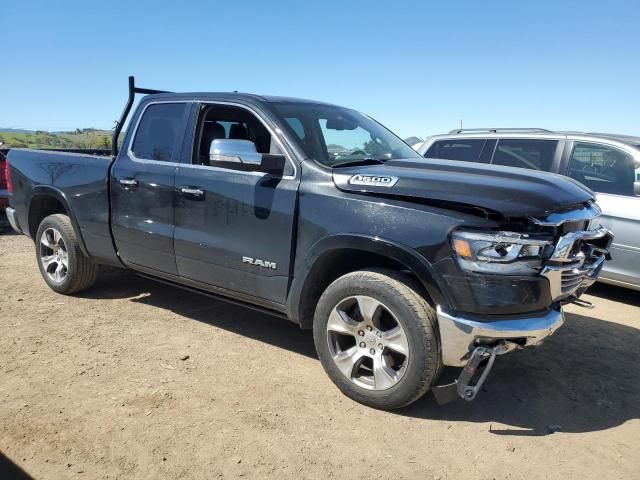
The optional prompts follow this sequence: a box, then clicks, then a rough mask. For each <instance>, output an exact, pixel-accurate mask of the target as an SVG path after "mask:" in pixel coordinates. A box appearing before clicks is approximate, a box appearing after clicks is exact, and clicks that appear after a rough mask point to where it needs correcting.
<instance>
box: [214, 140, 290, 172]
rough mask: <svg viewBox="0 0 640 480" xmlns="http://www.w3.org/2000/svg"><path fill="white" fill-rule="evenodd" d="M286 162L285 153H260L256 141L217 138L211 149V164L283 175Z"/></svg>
mask: <svg viewBox="0 0 640 480" xmlns="http://www.w3.org/2000/svg"><path fill="white" fill-rule="evenodd" d="M285 163H286V158H285V156H284V155H273V154H268V153H258V151H257V149H256V145H255V143H253V142H251V141H249V140H233V139H216V140H214V141H212V142H211V148H210V150H209V165H215V164H221V166H224V167H227V168H236V169H238V170H244V171H260V172H266V173H269V174H271V175H282V174H283V172H284V168H285Z"/></svg>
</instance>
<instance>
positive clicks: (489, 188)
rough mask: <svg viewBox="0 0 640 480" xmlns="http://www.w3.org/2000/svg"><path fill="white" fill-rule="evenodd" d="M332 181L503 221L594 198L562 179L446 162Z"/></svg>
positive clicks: (394, 163) (361, 171)
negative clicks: (463, 207)
mask: <svg viewBox="0 0 640 480" xmlns="http://www.w3.org/2000/svg"><path fill="white" fill-rule="evenodd" d="M380 177H384V178H383V179H382V180H381V179H380ZM396 178H397V181H396V180H395V179H396ZM333 181H334V182H335V184H336V186H337V187H338V188H339V189H341V190H344V191H351V192H367V193H374V194H379V195H383V196H386V195H391V196H399V197H407V198H408V199H409V198H416V199H430V200H437V201H450V202H456V203H463V204H468V205H472V206H477V207H482V208H485V209H488V210H493V211H496V212H498V213H500V214H502V215H504V216H505V217H527V216H543V215H548V214H549V213H551V212H555V211H558V210H566V209H567V208H570V207H574V206H579V205H581V204H584V203H585V202H588V201H591V200H595V195H594V193H593V192H592V191H591V190H589V189H588V188H587V187H585V186H583V185H581V184H580V183H578V182H576V181H575V180H573V179H571V178H569V177H565V176H562V175H556V174H553V173H546V172H538V171H535V170H527V169H524V168H514V167H502V166H497V165H486V164H477V163H471V162H461V161H452V160H434V159H415V160H413V159H407V160H389V161H387V162H386V163H385V164H384V165H382V164H381V165H370V166H354V167H343V168H336V169H334V171H333Z"/></svg>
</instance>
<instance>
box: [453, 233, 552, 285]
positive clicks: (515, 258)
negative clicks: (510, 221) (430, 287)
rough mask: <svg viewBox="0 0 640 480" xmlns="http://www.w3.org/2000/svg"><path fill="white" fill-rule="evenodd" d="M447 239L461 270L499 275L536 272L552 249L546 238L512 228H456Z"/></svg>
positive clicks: (531, 273)
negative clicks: (479, 229) (465, 229)
mask: <svg viewBox="0 0 640 480" xmlns="http://www.w3.org/2000/svg"><path fill="white" fill-rule="evenodd" d="M451 243H452V246H453V250H454V251H455V252H456V256H457V259H458V264H459V265H460V267H461V268H463V269H464V270H467V271H470V272H484V273H496V274H502V275H533V274H536V273H538V272H539V270H540V268H541V267H542V262H543V260H544V259H546V258H548V257H549V256H550V255H551V253H552V251H553V244H552V243H551V242H550V241H547V240H537V239H534V238H529V236H528V235H526V234H521V233H515V232H491V233H489V232H487V233H485V232H473V231H463V230H458V231H456V232H454V233H453V234H452V236H451Z"/></svg>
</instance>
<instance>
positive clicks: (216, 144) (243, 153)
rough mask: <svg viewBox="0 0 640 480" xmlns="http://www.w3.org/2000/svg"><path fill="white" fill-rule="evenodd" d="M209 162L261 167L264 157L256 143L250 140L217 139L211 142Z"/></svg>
mask: <svg viewBox="0 0 640 480" xmlns="http://www.w3.org/2000/svg"><path fill="white" fill-rule="evenodd" d="M209 162H227V163H243V164H246V165H260V164H261V163H262V155H260V154H259V153H258V151H257V150H256V145H255V143H253V142H250V141H249V140H227V139H217V140H214V141H213V142H211V147H210V148H209Z"/></svg>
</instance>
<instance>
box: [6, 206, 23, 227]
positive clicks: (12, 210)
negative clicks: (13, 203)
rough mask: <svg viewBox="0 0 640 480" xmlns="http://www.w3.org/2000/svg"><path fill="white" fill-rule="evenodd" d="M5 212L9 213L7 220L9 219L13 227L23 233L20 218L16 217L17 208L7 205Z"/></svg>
mask: <svg viewBox="0 0 640 480" xmlns="http://www.w3.org/2000/svg"><path fill="white" fill-rule="evenodd" d="M4 212H5V213H6V214H7V220H9V225H11V228H13V229H14V230H15V231H16V232H17V233H22V230H20V226H19V225H18V219H17V218H16V210H15V208H11V207H7V209H6V210H5V211H4Z"/></svg>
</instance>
